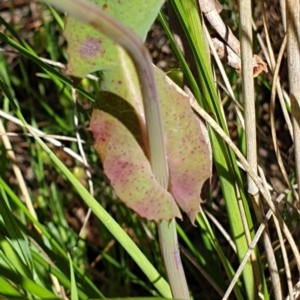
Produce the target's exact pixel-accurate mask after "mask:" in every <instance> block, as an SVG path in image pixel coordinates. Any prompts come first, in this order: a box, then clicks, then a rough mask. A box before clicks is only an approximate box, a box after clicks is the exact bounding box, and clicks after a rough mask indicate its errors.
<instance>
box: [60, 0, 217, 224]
mask: <svg viewBox="0 0 300 300" xmlns="http://www.w3.org/2000/svg"><path fill="white" fill-rule="evenodd" d="M132 2H133V0H131V1H129V0H128V1H102V0H97V3H98V4H99V5H101V7H102V8H103V9H105V10H107V11H108V12H110V13H111V14H113V15H115V16H117V17H119V18H120V20H122V21H123V22H124V23H125V24H127V25H128V26H130V27H131V28H132V29H133V30H134V31H135V32H136V33H138V34H139V35H140V36H141V37H143V38H144V36H145V34H146V32H147V30H148V29H149V27H150V25H151V23H152V21H153V20H154V18H155V16H156V15H157V12H158V9H159V7H160V6H161V4H162V3H163V1H161V0H150V1H148V2H147V1H146V2H145V3H147V5H149V6H150V7H151V9H150V10H149V11H148V14H147V16H145V15H139V14H138V12H137V11H136V13H133V12H132V11H131V13H130V14H129V15H128V14H127V15H122V14H123V11H124V12H125V11H127V12H128V11H130V9H125V8H124V5H129V6H130V5H132ZM119 4H121V5H119ZM151 5H152V6H151ZM116 7H117V8H116ZM134 7H135V10H137V9H138V8H136V6H134ZM114 9H116V11H115V10H114ZM142 11H143V12H145V11H146V9H145V7H143V10H142ZM65 35H66V38H67V40H68V44H69V63H68V72H69V74H70V75H73V76H77V77H83V76H85V75H86V74H87V73H89V72H92V71H95V70H102V71H103V72H102V79H101V82H100V93H99V99H97V101H96V103H95V106H94V110H93V114H92V119H91V123H90V129H91V131H92V132H93V135H94V139H95V148H96V151H97V153H98V154H99V156H100V158H101V161H102V163H103V167H104V171H105V173H106V175H107V177H108V178H109V179H110V181H111V184H112V186H113V188H114V190H115V192H116V194H117V196H118V197H119V198H120V199H121V200H122V201H123V202H124V203H125V204H126V205H127V206H128V207H130V208H132V209H133V210H135V211H136V212H137V213H138V214H139V215H141V216H142V217H145V218H147V219H149V220H155V221H161V220H169V219H172V218H173V217H181V213H180V210H179V208H180V209H181V210H182V211H184V212H185V213H186V214H187V215H188V216H189V218H190V220H191V222H192V223H194V221H195V217H196V215H197V213H198V212H199V205H200V203H201V198H200V192H201V188H202V185H203V183H204V181H205V180H206V179H208V178H209V177H210V176H211V152H210V145H209V140H208V135H207V131H206V128H205V126H204V125H203V124H202V123H201V122H200V120H199V119H197V118H196V116H195V115H194V113H193V112H192V109H191V108H190V105H189V97H188V96H187V95H186V94H185V93H184V92H183V91H182V90H181V89H180V88H179V87H178V86H177V85H175V84H174V83H173V82H172V81H171V80H170V79H168V77H167V76H166V75H165V74H164V73H163V72H162V71H160V70H158V69H155V74H156V81H157V86H158V90H159V96H160V99H161V109H162V118H163V130H164V137H165V142H166V152H167V162H168V167H169V174H170V179H169V188H168V191H167V190H165V189H164V188H162V186H161V185H160V184H159V183H158V182H157V180H156V179H155V177H154V175H153V173H152V170H151V167H150V163H149V160H148V153H147V135H146V124H145V120H144V109H143V102H142V98H141V91H140V85H139V80H138V78H137V75H136V72H135V69H134V67H133V64H132V62H131V60H130V58H129V57H128V55H127V54H126V53H125V52H124V51H123V50H122V49H121V48H120V47H119V46H117V45H115V44H113V43H112V42H111V41H110V40H108V39H107V38H105V37H104V36H102V35H101V34H99V33H97V32H96V31H94V29H90V28H89V27H88V26H85V25H82V24H81V23H79V22H77V21H75V20H73V19H69V20H68V22H67V26H66V31H65Z"/></svg>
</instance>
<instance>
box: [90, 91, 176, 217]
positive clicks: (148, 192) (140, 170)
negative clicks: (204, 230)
mask: <svg viewBox="0 0 300 300" xmlns="http://www.w3.org/2000/svg"><path fill="white" fill-rule="evenodd" d="M138 124H139V122H138V118H137V116H136V113H135V110H134V109H133V107H131V106H130V104H129V103H128V102H126V101H125V100H123V99H122V98H120V97H118V96H117V95H115V94H113V93H109V92H103V93H101V97H100V99H99V100H98V101H97V104H96V106H95V107H94V110H93V116H92V120H91V124H90V129H91V130H92V132H93V134H94V139H95V148H96V151H97V153H98V154H99V156H100V157H101V160H102V162H103V168H104V171H105V174H106V175H107V177H108V178H109V179H110V181H111V185H112V186H113V188H114V190H115V193H116V194H117V196H118V197H119V198H120V199H121V200H122V201H123V202H124V203H125V204H126V205H127V206H128V207H130V208H132V209H133V210H135V211H136V212H137V213H138V214H139V215H140V216H142V217H144V218H147V219H148V220H154V221H160V220H162V219H171V218H173V217H175V216H176V217H181V214H180V211H179V209H178V207H177V205H176V203H175V201H174V199H173V197H172V195H171V194H170V193H169V192H167V191H166V190H164V189H163V188H162V186H161V185H160V184H159V183H158V182H157V180H156V179H155V178H154V175H153V174H152V171H151V167H150V163H149V161H148V159H147V157H146V155H145V153H144V151H143V150H142V147H141V145H140V144H139V143H138V140H137V139H136V138H135V136H134V135H133V134H136V136H140V134H139V128H137V127H138ZM126 126H127V127H126ZM132 129H133V130H134V131H133V130H132ZM140 142H141V143H142V141H140Z"/></svg>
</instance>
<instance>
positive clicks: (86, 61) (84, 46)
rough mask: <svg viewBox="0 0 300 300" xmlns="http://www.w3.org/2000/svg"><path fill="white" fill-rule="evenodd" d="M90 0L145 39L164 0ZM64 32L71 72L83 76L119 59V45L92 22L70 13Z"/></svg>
mask: <svg viewBox="0 0 300 300" xmlns="http://www.w3.org/2000/svg"><path fill="white" fill-rule="evenodd" d="M91 2H93V3H95V4H97V5H99V7H101V8H102V9H103V10H105V12H107V13H108V14H110V15H112V16H114V17H116V18H117V19H119V20H122V22H123V23H124V25H127V26H128V27H129V28H131V29H132V30H133V31H134V32H135V33H136V34H137V35H138V36H140V37H141V38H142V39H143V40H144V39H145V37H146V34H147V32H148V30H149V28H150V26H151V25H152V23H153V22H154V20H155V18H156V17H157V14H158V12H159V10H160V8H161V6H162V5H163V3H164V0H148V1H136V0H126V1H119V0H110V1H108V0H105V1H104V0H96V1H91ZM64 35H65V37H66V39H67V41H68V51H67V52H68V55H69V60H68V69H67V72H68V74H70V75H72V76H74V77H79V78H82V77H84V76H86V75H87V74H88V73H91V72H94V71H97V70H107V69H110V68H112V67H113V66H115V65H116V64H117V63H118V59H116V57H118V53H117V52H118V50H117V49H118V46H117V45H116V44H115V43H113V42H112V41H111V40H110V39H108V38H107V37H105V36H104V35H102V34H100V33H99V32H98V31H97V30H95V29H94V28H92V27H90V26H89V25H86V24H83V23H81V22H78V21H77V20H75V19H74V18H72V17H68V19H67V22H66V26H65V30H64Z"/></svg>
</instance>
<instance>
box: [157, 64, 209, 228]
mask: <svg viewBox="0 0 300 300" xmlns="http://www.w3.org/2000/svg"><path fill="white" fill-rule="evenodd" d="M155 71H156V72H155V74H156V82H157V85H158V92H159V97H160V99H161V110H162V119H163V123H164V134H165V141H166V152H167V161H168V166H169V172H170V186H169V191H170V192H171V194H172V195H173V197H174V198H175V200H176V202H177V204H178V205H179V206H180V208H181V209H182V210H183V211H184V212H185V213H186V214H187V215H188V216H189V218H190V220H191V222H192V223H194V221H195V218H196V216H197V214H198V212H199V204H200V203H201V198H200V192H201V189H202V186H203V183H204V182H205V181H206V180H207V179H208V178H210V177H211V172H212V170H211V165H212V162H211V161H212V157H211V147H210V143H209V137H208V132H207V129H206V127H205V125H204V124H203V123H202V121H201V120H200V119H198V118H196V116H195V114H194V113H193V111H192V109H191V107H190V101H189V96H188V95H187V94H186V93H184V92H183V91H182V89H180V88H179V87H178V86H177V85H176V84H175V83H174V82H173V81H172V80H171V79H169V78H168V77H167V76H166V75H165V74H164V73H163V72H162V71H160V70H159V69H157V68H156V69H155Z"/></svg>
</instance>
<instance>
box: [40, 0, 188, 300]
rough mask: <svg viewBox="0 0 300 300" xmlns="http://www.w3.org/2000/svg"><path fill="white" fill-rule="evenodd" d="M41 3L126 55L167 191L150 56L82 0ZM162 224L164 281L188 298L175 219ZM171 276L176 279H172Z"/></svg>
mask: <svg viewBox="0 0 300 300" xmlns="http://www.w3.org/2000/svg"><path fill="white" fill-rule="evenodd" d="M44 2H46V3H48V4H50V5H54V6H56V7H57V8H59V9H60V10H62V11H66V12H68V13H69V14H70V15H71V16H72V17H74V18H77V19H78V20H80V21H82V22H84V23H86V24H89V25H91V26H92V27H94V28H95V29H97V30H99V31H100V32H101V33H102V34H104V35H106V36H107V37H108V38H110V39H112V40H113V41H114V42H116V43H117V44H119V45H120V46H122V47H123V48H124V49H125V50H126V51H127V52H128V54H129V55H130V57H131V59H132V61H133V63H134V65H135V68H136V70H137V73H138V76H139V80H140V84H141V90H142V95H143V102H144V109H145V118H146V125H147V133H148V140H149V145H148V146H149V154H150V163H151V167H152V171H153V174H154V176H155V178H156V179H157V181H158V182H159V183H160V184H161V185H162V186H163V187H164V188H165V189H167V188H168V184H169V174H168V166H167V161H166V151H165V144H164V138H163V124H162V119H161V110H160V101H159V97H158V92H157V87H156V83H155V77H154V72H153V68H152V61H151V57H150V54H149V52H148V50H147V49H146V48H145V47H144V45H143V42H142V40H141V39H140V38H139V37H137V36H136V35H135V34H134V33H133V32H132V31H131V30H130V29H129V28H127V27H126V26H124V25H123V24H122V23H121V22H119V21H118V20H116V19H115V18H113V17H111V16H109V15H107V14H106V13H105V12H104V11H103V10H101V9H100V8H99V7H97V6H95V5H94V4H91V3H89V2H86V1H82V0H73V1H72V0H64V1H60V0H44ZM166 223H167V222H165V221H163V222H161V223H160V224H158V228H159V233H160V234H159V238H160V244H161V247H162V255H163V256H164V261H165V262H166V264H167V265H166V269H167V273H168V278H169V280H170V281H171V280H172V281H173V282H170V285H171V287H173V289H174V290H172V294H173V297H175V298H179V299H189V292H188V287H187V283H186V278H185V275H184V271H183V267H182V263H181V259H180V256H179V253H178V242H177V232H176V226H175V219H172V220H171V221H170V224H169V225H170V226H167V224H166ZM174 254H176V255H174ZM137 263H138V261H137ZM175 274H176V276H174V275H175Z"/></svg>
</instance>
